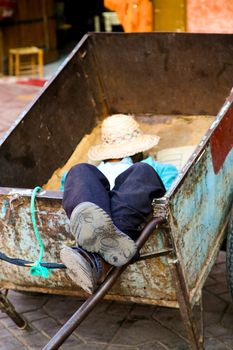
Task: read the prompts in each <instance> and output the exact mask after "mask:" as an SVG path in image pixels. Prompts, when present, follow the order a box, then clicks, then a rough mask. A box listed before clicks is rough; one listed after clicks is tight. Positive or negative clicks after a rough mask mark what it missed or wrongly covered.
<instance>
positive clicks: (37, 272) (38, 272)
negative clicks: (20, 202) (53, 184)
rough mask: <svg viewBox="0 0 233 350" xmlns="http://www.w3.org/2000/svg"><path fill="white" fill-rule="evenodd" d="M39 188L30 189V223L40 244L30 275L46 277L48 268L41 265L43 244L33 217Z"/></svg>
mask: <svg viewBox="0 0 233 350" xmlns="http://www.w3.org/2000/svg"><path fill="white" fill-rule="evenodd" d="M40 190H41V187H39V186H37V187H35V188H34V190H33V191H32V196H31V219H32V225H33V229H34V232H35V236H36V239H37V241H38V243H39V246H40V254H39V258H38V260H37V261H35V263H34V265H33V266H32V267H31V268H30V275H31V276H38V277H43V278H48V277H49V275H50V271H49V269H48V268H47V267H44V266H42V265H41V262H42V258H43V255H44V245H43V242H42V239H41V237H40V233H39V231H38V227H37V224H36V218H35V198H36V194H37V192H39V191H40Z"/></svg>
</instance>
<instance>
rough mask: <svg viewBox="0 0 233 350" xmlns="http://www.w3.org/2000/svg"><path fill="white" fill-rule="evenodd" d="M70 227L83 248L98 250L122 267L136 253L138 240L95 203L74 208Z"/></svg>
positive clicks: (110, 262) (110, 261)
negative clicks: (123, 230) (114, 222)
mask: <svg viewBox="0 0 233 350" xmlns="http://www.w3.org/2000/svg"><path fill="white" fill-rule="evenodd" d="M70 228H71V232H72V233H73V234H74V235H75V237H76V239H77V242H78V244H79V245H80V246H81V247H83V248H84V249H86V250H87V251H89V252H96V253H99V254H100V255H101V256H102V257H103V258H104V260H105V261H107V262H108V263H109V264H111V265H114V266H122V265H124V264H126V263H127V262H128V261H130V260H131V259H132V257H133V256H134V255H135V254H136V251H137V247H136V244H135V242H134V241H133V240H132V239H131V238H130V237H128V236H127V235H126V234H124V233H123V232H121V231H120V230H118V229H117V227H116V226H115V225H114V224H113V222H112V219H111V218H110V216H109V215H108V214H107V213H106V212H105V211H104V210H103V209H101V208H100V207H98V206H97V205H96V204H94V203H91V202H84V203H81V204H79V205H78V206H77V207H76V208H75V209H74V210H73V212H72V215H71V218H70Z"/></svg>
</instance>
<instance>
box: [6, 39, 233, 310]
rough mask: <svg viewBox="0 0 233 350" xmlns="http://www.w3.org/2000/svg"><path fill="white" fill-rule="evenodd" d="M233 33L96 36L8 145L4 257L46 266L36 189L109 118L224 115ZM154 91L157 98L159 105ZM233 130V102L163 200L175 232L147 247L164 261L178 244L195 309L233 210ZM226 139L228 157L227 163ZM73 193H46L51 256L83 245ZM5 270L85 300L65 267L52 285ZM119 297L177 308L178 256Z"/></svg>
mask: <svg viewBox="0 0 233 350" xmlns="http://www.w3.org/2000/svg"><path fill="white" fill-rule="evenodd" d="M231 38H232V36H231V35H230V36H229V35H228V36H226V35H217V36H215V35H205V36H202V35H190V34H178V33H175V34H172V33H150V34H138V35H128V34H122V35H118V34H117V35H114V34H110V35H104V34H100V35H91V36H90V37H87V38H86V39H84V40H83V41H82V42H81V43H80V44H79V45H78V46H77V48H76V49H75V50H74V52H73V53H72V54H71V56H70V57H69V58H68V59H67V61H66V63H65V64H64V67H63V69H61V70H60V72H58V75H57V76H56V77H55V78H54V79H53V80H52V81H51V82H50V83H49V84H48V85H47V87H45V89H44V91H43V92H42V94H41V95H40V97H39V98H38V99H37V100H36V101H35V102H34V103H33V104H32V106H31V108H30V109H29V110H28V111H24V112H23V113H22V115H21V116H20V118H19V119H18V121H17V122H16V124H15V125H14V126H13V127H12V130H11V131H10V133H9V136H8V137H7V138H6V139H5V140H2V144H1V147H0V172H1V178H0V185H1V186H2V187H0V230H1V236H0V249H1V251H3V253H5V254H7V255H9V256H13V257H15V256H16V257H19V258H23V259H28V260H36V258H37V257H38V254H39V248H38V245H37V243H36V240H35V236H34V232H33V230H32V223H31V218H30V211H29V207H30V195H31V189H30V188H32V187H34V186H35V185H42V184H43V183H44V182H46V181H47V180H48V178H49V177H50V175H51V174H52V172H53V171H54V170H55V169H56V168H57V167H59V166H60V165H61V164H63V163H64V162H65V161H66V160H67V158H68V157H69V155H70V154H71V153H72V151H73V149H74V147H75V146H76V145H77V143H78V142H79V140H80V139H81V138H82V137H83V136H84V134H85V133H87V132H88V131H90V130H91V129H92V127H93V126H94V125H95V123H96V119H98V118H100V117H104V116H105V115H106V111H108V110H109V111H111V112H134V113H136V114H140V113H152V114H153V113H157V112H159V113H165V112H166V113H170V112H173V113H175V112H177V111H179V112H186V113H188V112H189V110H190V113H192V114H193V113H194V112H195V113H198V112H202V113H207V112H208V113H211V114H213V113H214V112H215V111H216V109H217V105H221V103H222V100H223V96H225V95H226V90H227V89H229V85H230V84H231V83H232V82H231V76H232V65H231V64H228V62H229V60H231V59H232V51H233V41H232V39H231ZM126 46H127V50H125V52H123V51H122V48H123V47H126ZM139 46H140V50H138V47H139ZM113 47H114V50H115V51H112V50H113ZM200 52H201V54H200ZM136 53H137V54H136ZM182 55H183V56H182ZM110 57H112V60H110V59H109V58H110ZM182 57H183V58H185V59H184V60H183V61H182ZM190 59H191V61H190ZM143 62H144V63H145V64H144V65H143V64H142V63H143ZM155 64H156V68H155V67H154V65H155ZM126 66H127V67H126ZM201 67H202V68H201ZM113 68H114V69H113ZM181 68H182V70H181ZM201 69H202V71H201ZM181 73H182V74H181ZM178 77H179V79H178ZM181 77H182V81H185V83H184V84H182V82H181V81H180V78H181ZM176 78H177V79H176ZM195 78H198V79H195ZM191 82H192V84H191ZM142 87H143V88H142ZM214 87H216V89H214ZM171 88H172V90H169V89H171ZM152 93H153V96H155V97H156V98H151V97H152ZM168 99H169V101H170V102H169V103H167V101H168ZM220 101H221V103H220ZM178 106H180V107H178ZM200 109H201V110H200ZM226 112H227V115H226ZM232 124H233V113H232V96H231V98H230V99H229V100H227V102H226V104H225V105H224V106H223V109H222V110H221V111H220V113H219V114H218V116H217V118H216V120H215V121H214V123H213V125H212V127H211V128H210V129H209V131H208V134H207V135H206V136H205V137H204V138H203V140H202V141H201V143H200V144H199V147H198V148H197V151H196V153H195V154H194V156H193V158H192V159H191V160H190V161H189V162H188V163H187V165H186V167H185V168H184V170H183V172H182V173H181V175H180V176H179V178H178V179H177V181H176V183H175V185H174V187H173V189H171V190H170V192H168V194H167V196H166V200H167V201H165V202H163V203H159V202H158V201H156V202H155V213H161V210H162V211H164V212H165V213H166V215H167V217H168V221H169V222H168V227H167V228H163V227H160V228H159V229H157V230H155V232H154V234H153V235H152V236H151V238H150V239H149V240H148V242H147V243H146V245H145V247H144V249H143V253H145V254H154V253H155V252H156V251H163V250H164V249H166V248H167V247H168V243H172V244H173V248H174V254H173V258H174V259H176V258H177V259H178V260H179V262H180V266H181V271H182V273H183V275H184V276H183V277H184V281H185V283H186V287H187V291H188V297H189V299H190V300H191V302H192V303H194V302H195V301H196V299H198V298H199V293H200V289H201V287H202V284H203V283H204V281H205V278H206V276H207V274H208V272H209V270H210V268H211V266H212V264H213V262H214V258H215V256H216V254H217V252H218V249H219V246H220V243H221V241H222V238H223V235H224V227H225V224H226V223H227V214H228V211H229V208H230V206H231V204H232V195H233V184H232V178H233V176H232V171H233V170H232V162H233V151H232V140H231V135H232V134H231V133H225V132H224V129H226V126H225V125H227V127H228V128H229V125H230V126H232ZM230 130H232V129H230ZM220 141H221V142H220ZM223 141H224V142H225V143H224V152H223V153H224V154H223V156H222V157H218V156H217V152H219V144H221V143H222V142H223ZM16 187H21V188H25V189H21V190H19V189H17V188H16ZM219 189H221V190H219ZM61 197H62V194H61V193H60V192H49V191H44V192H43V193H42V194H41V195H40V196H39V198H38V200H37V210H38V211H37V215H38V223H39V230H40V232H41V234H42V239H43V242H44V244H45V258H44V260H45V261H53V262H58V261H59V251H60V249H61V247H62V246H63V245H64V244H70V243H72V237H71V235H70V233H69V231H68V230H69V229H68V220H67V218H66V215H65V213H64V211H63V209H62V207H61ZM170 234H171V242H169V238H168V236H169V235H170ZM0 265H1V270H0V286H1V287H5V288H15V289H18V290H33V291H40V292H46V293H61V294H70V295H82V296H83V295H85V294H84V292H82V291H81V289H79V288H78V287H77V286H75V285H74V283H72V282H71V280H70V279H69V278H68V277H67V276H66V274H65V271H55V272H53V274H52V276H51V278H49V279H48V280H43V279H41V278H36V277H31V276H30V275H29V273H28V272H29V271H28V270H27V269H26V268H22V267H17V266H13V265H9V264H7V263H5V262H1V263H0ZM107 298H111V299H116V300H131V301H136V302H141V303H143V302H145V303H151V304H154V305H164V306H177V297H176V290H175V288H174V281H173V279H172V274H171V271H170V260H169V259H168V258H167V257H166V256H159V257H157V258H153V259H147V260H146V261H139V262H137V263H135V264H133V265H131V266H130V267H129V268H128V269H127V271H125V272H124V273H123V274H122V276H121V277H120V278H119V281H118V283H117V284H116V285H115V286H114V287H113V288H112V289H111V292H110V293H109V294H108V295H107Z"/></svg>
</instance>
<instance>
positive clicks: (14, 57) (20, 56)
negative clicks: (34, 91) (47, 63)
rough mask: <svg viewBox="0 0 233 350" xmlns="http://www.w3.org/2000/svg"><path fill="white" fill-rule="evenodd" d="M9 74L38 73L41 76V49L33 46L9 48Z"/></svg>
mask: <svg viewBox="0 0 233 350" xmlns="http://www.w3.org/2000/svg"><path fill="white" fill-rule="evenodd" d="M9 75H16V76H19V75H39V77H40V78H43V50H42V49H39V48H38V47H35V46H32V47H19V48H14V49H10V50H9Z"/></svg>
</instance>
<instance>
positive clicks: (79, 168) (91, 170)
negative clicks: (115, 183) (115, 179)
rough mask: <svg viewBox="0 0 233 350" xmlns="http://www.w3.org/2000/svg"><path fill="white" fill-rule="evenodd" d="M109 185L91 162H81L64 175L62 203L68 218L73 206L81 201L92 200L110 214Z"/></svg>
mask: <svg viewBox="0 0 233 350" xmlns="http://www.w3.org/2000/svg"><path fill="white" fill-rule="evenodd" d="M109 189H110V185H109V182H108V180H107V178H106V177H105V176H104V174H102V173H101V171H99V169H97V168H96V167H95V166H93V165H91V164H86V163H81V164H77V165H75V166H74V167H72V168H71V169H70V171H69V172H68V174H67V176H66V180H65V186H64V194H63V200H62V205H63V208H64V209H65V211H66V214H67V216H68V217H69V218H70V216H71V214H72V211H73V210H74V208H75V207H76V206H77V205H78V204H80V203H83V202H92V203H95V204H97V205H98V206H99V207H101V208H102V209H104V211H106V213H108V214H109V215H111V211H110V201H109Z"/></svg>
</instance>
